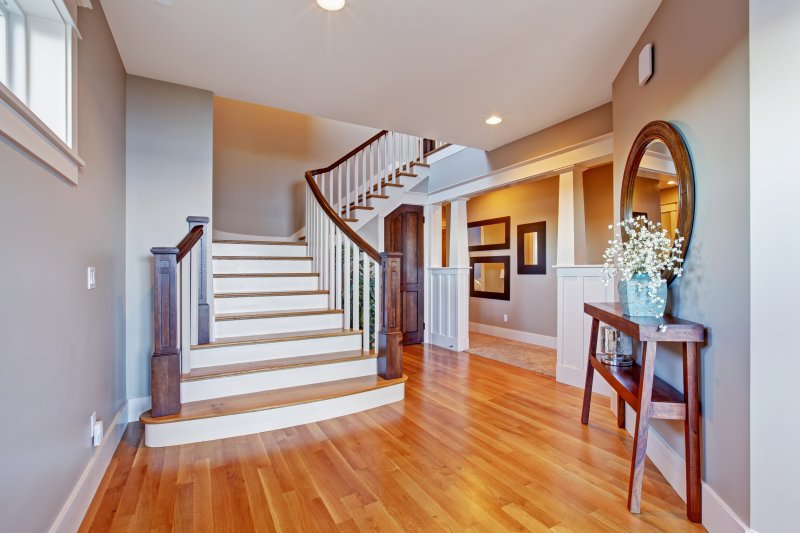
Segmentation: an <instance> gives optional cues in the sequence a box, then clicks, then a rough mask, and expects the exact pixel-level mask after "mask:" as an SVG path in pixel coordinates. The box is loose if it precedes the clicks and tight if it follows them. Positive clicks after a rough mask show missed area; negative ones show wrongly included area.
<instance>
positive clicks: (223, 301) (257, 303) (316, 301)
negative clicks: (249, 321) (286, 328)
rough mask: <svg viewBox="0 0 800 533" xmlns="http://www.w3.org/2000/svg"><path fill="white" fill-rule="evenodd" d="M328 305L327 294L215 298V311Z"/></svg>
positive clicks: (292, 309) (295, 309)
mask: <svg viewBox="0 0 800 533" xmlns="http://www.w3.org/2000/svg"><path fill="white" fill-rule="evenodd" d="M325 307H328V295H327V294H297V295H290V296H242V297H238V298H216V299H215V300H214V309H215V312H217V313H247V312H250V311H281V310H284V311H299V310H302V309H322V308H325Z"/></svg>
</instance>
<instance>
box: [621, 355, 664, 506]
mask: <svg viewBox="0 0 800 533" xmlns="http://www.w3.org/2000/svg"><path fill="white" fill-rule="evenodd" d="M657 348H658V343H656V342H646V343H644V346H643V349H642V371H641V375H640V377H639V409H637V413H636V431H635V432H634V434H633V458H632V460H631V478H630V482H629V483H630V484H629V485H628V509H629V510H630V512H632V513H638V512H639V510H640V508H641V505H642V480H643V479H644V465H645V459H646V457H647V455H646V454H647V436H648V432H649V430H650V410H651V409H650V408H651V400H652V396H653V376H654V374H655V364H656V350H657Z"/></svg>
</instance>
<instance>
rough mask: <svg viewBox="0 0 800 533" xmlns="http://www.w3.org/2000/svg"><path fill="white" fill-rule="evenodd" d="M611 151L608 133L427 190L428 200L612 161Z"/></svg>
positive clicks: (611, 144)
mask: <svg viewBox="0 0 800 533" xmlns="http://www.w3.org/2000/svg"><path fill="white" fill-rule="evenodd" d="M613 153H614V136H613V134H611V133H607V134H605V135H601V136H600V137H596V138H594V139H590V140H588V141H584V142H582V143H579V144H576V145H573V146H568V147H566V148H563V149H561V150H557V151H555V152H551V153H549V154H544V155H541V156H539V157H535V158H533V159H529V160H527V161H522V162H520V163H516V164H513V165H510V166H507V167H504V168H501V169H498V170H494V171H492V172H489V173H487V174H484V175H483V176H478V177H475V178H472V179H470V180H467V181H462V182H459V183H456V184H454V185H449V186H447V187H444V188H442V189H438V190H436V191H430V192H429V199H428V201H429V202H430V203H440V202H445V201H448V200H452V199H453V198H458V197H462V196H466V197H469V196H474V195H476V194H479V193H483V192H486V191H489V190H492V189H497V188H499V187H505V186H507V185H510V184H512V183H515V182H518V181H523V180H528V179H531V178H537V177H539V178H543V177H547V176H550V175H552V174H556V173H558V172H559V171H561V170H564V169H567V168H570V167H573V166H575V165H580V164H588V165H593V164H596V163H597V164H599V163H603V162H607V161H611V158H612V154H613Z"/></svg>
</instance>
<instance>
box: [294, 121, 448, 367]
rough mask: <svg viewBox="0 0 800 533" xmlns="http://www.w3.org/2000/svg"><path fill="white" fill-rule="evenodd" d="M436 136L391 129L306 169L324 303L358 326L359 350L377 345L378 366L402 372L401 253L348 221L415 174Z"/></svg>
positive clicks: (309, 223) (310, 232)
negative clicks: (383, 248)
mask: <svg viewBox="0 0 800 533" xmlns="http://www.w3.org/2000/svg"><path fill="white" fill-rule="evenodd" d="M436 148H437V146H436V144H435V143H432V141H428V140H426V139H422V138H420V137H414V136H411V135H404V134H400V133H394V132H390V131H385V130H384V131H381V132H380V133H378V134H377V135H375V136H374V137H372V138H370V139H368V140H367V141H366V142H364V143H363V144H361V145H360V146H358V147H357V148H355V149H354V150H352V151H351V152H350V153H348V154H347V155H345V156H344V157H342V158H340V159H339V160H338V161H336V162H335V163H333V164H331V165H329V166H327V167H325V168H320V169H316V170H309V171H307V172H306V174H305V176H306V182H307V183H308V190H307V195H306V239H307V242H308V245H309V251H310V254H311V257H312V259H313V264H314V267H315V271H317V272H319V274H320V288H321V289H322V290H327V291H329V292H328V294H329V306H330V307H331V308H332V309H341V310H342V311H343V312H344V327H345V328H346V329H353V330H361V331H362V335H363V346H364V349H365V350H367V349H370V348H372V347H375V348H376V351H377V355H378V373H379V374H380V375H381V377H383V378H385V379H394V378H399V377H401V376H402V374H403V367H402V342H403V333H402V312H401V305H402V304H401V301H400V268H401V261H402V254H400V253H378V251H377V250H376V249H375V248H374V247H373V246H371V245H370V244H369V243H367V242H366V241H365V240H364V239H363V238H361V236H360V235H358V233H357V232H356V231H355V230H354V229H353V228H351V227H350V226H349V225H348V223H347V222H348V221H349V220H353V219H354V212H355V211H357V210H358V209H370V208H371V207H370V206H369V205H368V203H369V201H370V200H371V199H372V198H382V197H384V195H383V190H384V188H386V187H391V186H393V185H399V181H400V178H401V177H402V176H404V175H413V174H411V171H412V169H413V166H414V165H415V164H424V163H425V153H426V152H428V151H431V150H435V149H436Z"/></svg>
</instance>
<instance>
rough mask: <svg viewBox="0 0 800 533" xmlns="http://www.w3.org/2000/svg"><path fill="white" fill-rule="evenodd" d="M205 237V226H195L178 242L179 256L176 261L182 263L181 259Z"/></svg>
mask: <svg viewBox="0 0 800 533" xmlns="http://www.w3.org/2000/svg"><path fill="white" fill-rule="evenodd" d="M202 237H203V226H195V227H193V228H192V229H191V230H190V231H189V233H187V234H186V236H185V237H184V238H183V239H182V240H181V242H179V243H178V257H177V258H176V262H178V263H180V262H181V259H183V258H184V257H186V254H188V253H189V252H190V251H191V250H192V248H194V245H195V244H197V241H199V240H200V239H201V238H202Z"/></svg>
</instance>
